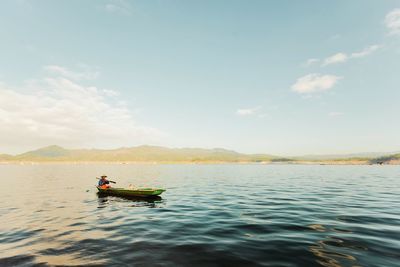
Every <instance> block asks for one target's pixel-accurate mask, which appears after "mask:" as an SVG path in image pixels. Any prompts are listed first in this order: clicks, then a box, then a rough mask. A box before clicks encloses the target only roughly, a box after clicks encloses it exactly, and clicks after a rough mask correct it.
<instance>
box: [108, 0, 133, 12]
mask: <svg viewBox="0 0 400 267" xmlns="http://www.w3.org/2000/svg"><path fill="white" fill-rule="evenodd" d="M103 8H104V10H106V11H107V12H110V13H116V14H121V15H131V13H132V8H131V5H130V4H129V3H128V2H127V1H125V0H111V1H109V2H108V3H107V4H105V5H104V6H103Z"/></svg>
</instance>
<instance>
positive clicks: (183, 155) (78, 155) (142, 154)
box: [0, 145, 400, 164]
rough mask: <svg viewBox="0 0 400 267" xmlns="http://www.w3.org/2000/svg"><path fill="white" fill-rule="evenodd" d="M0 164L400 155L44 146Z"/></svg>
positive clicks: (347, 159)
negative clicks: (285, 154) (295, 154)
mask: <svg viewBox="0 0 400 267" xmlns="http://www.w3.org/2000/svg"><path fill="white" fill-rule="evenodd" d="M0 162H122V163H124V162H126V163H129V162H159V163H196V162H198V163H200V162H204V163H207V162H208V163H218V162H232V163H234V162H250V163H251V162H254V163H256V162H262V163H311V164H318V163H320V164H400V153H393V154H389V155H388V154H384V153H361V154H349V155H321V156H318V155H316V156H303V157H278V156H272V155H268V154H243V153H238V152H236V151H232V150H227V149H223V148H214V149H203V148H167V147H160V146H137V147H123V148H118V149H66V148H63V147H60V146H56V145H53V146H47V147H43V148H40V149H37V150H33V151H29V152H26V153H23V154H19V155H15V156H12V155H6V154H0Z"/></svg>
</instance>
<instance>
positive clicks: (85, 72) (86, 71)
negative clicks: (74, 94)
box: [44, 65, 99, 80]
mask: <svg viewBox="0 0 400 267" xmlns="http://www.w3.org/2000/svg"><path fill="white" fill-rule="evenodd" d="M80 69H81V70H80V71H79V72H78V71H71V70H69V69H67V68H66V67H62V66H58V65H47V66H44V70H46V71H47V72H49V73H51V74H56V75H59V76H62V77H65V78H68V79H72V80H94V79H96V78H97V77H98V76H99V72H98V71H97V70H94V69H93V68H91V67H88V66H86V65H80Z"/></svg>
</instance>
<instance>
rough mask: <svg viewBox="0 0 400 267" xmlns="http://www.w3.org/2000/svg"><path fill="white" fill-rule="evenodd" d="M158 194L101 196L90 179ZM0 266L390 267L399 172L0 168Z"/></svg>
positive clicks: (398, 261)
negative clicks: (150, 198) (151, 188)
mask: <svg viewBox="0 0 400 267" xmlns="http://www.w3.org/2000/svg"><path fill="white" fill-rule="evenodd" d="M102 174H107V175H108V176H109V178H110V179H112V180H115V181H117V182H118V183H117V185H118V186H127V185H129V184H134V185H135V186H140V185H143V186H157V187H163V188H166V189H167V191H166V192H164V193H163V195H162V199H159V200H153V201H143V200H128V199H123V198H118V197H100V196H98V195H97V194H96V188H95V187H94V185H95V184H96V182H97V180H95V178H94V177H96V176H100V175H102ZM0 180H1V184H2V188H3V189H2V192H1V194H0V266H2V267H3V266H33V265H37V266H60V265H62V266H65V265H68V266H73V265H75V266H76V265H86V266H332V267H337V266H379V267H382V266H400V166H319V165H314V166H307V165H230V164H226V165H224V164H221V165H117V164H115V165H94V164H89V165H84V164H81V165H62V164H60V165H51V164H48V165H46V164H44V165H0Z"/></svg>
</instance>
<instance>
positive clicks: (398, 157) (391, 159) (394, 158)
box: [369, 153, 400, 164]
mask: <svg viewBox="0 0 400 267" xmlns="http://www.w3.org/2000/svg"><path fill="white" fill-rule="evenodd" d="M369 162H370V163H371V164H400V153H399V154H393V155H388V156H383V157H378V158H374V159H371V160H370V161H369Z"/></svg>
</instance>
